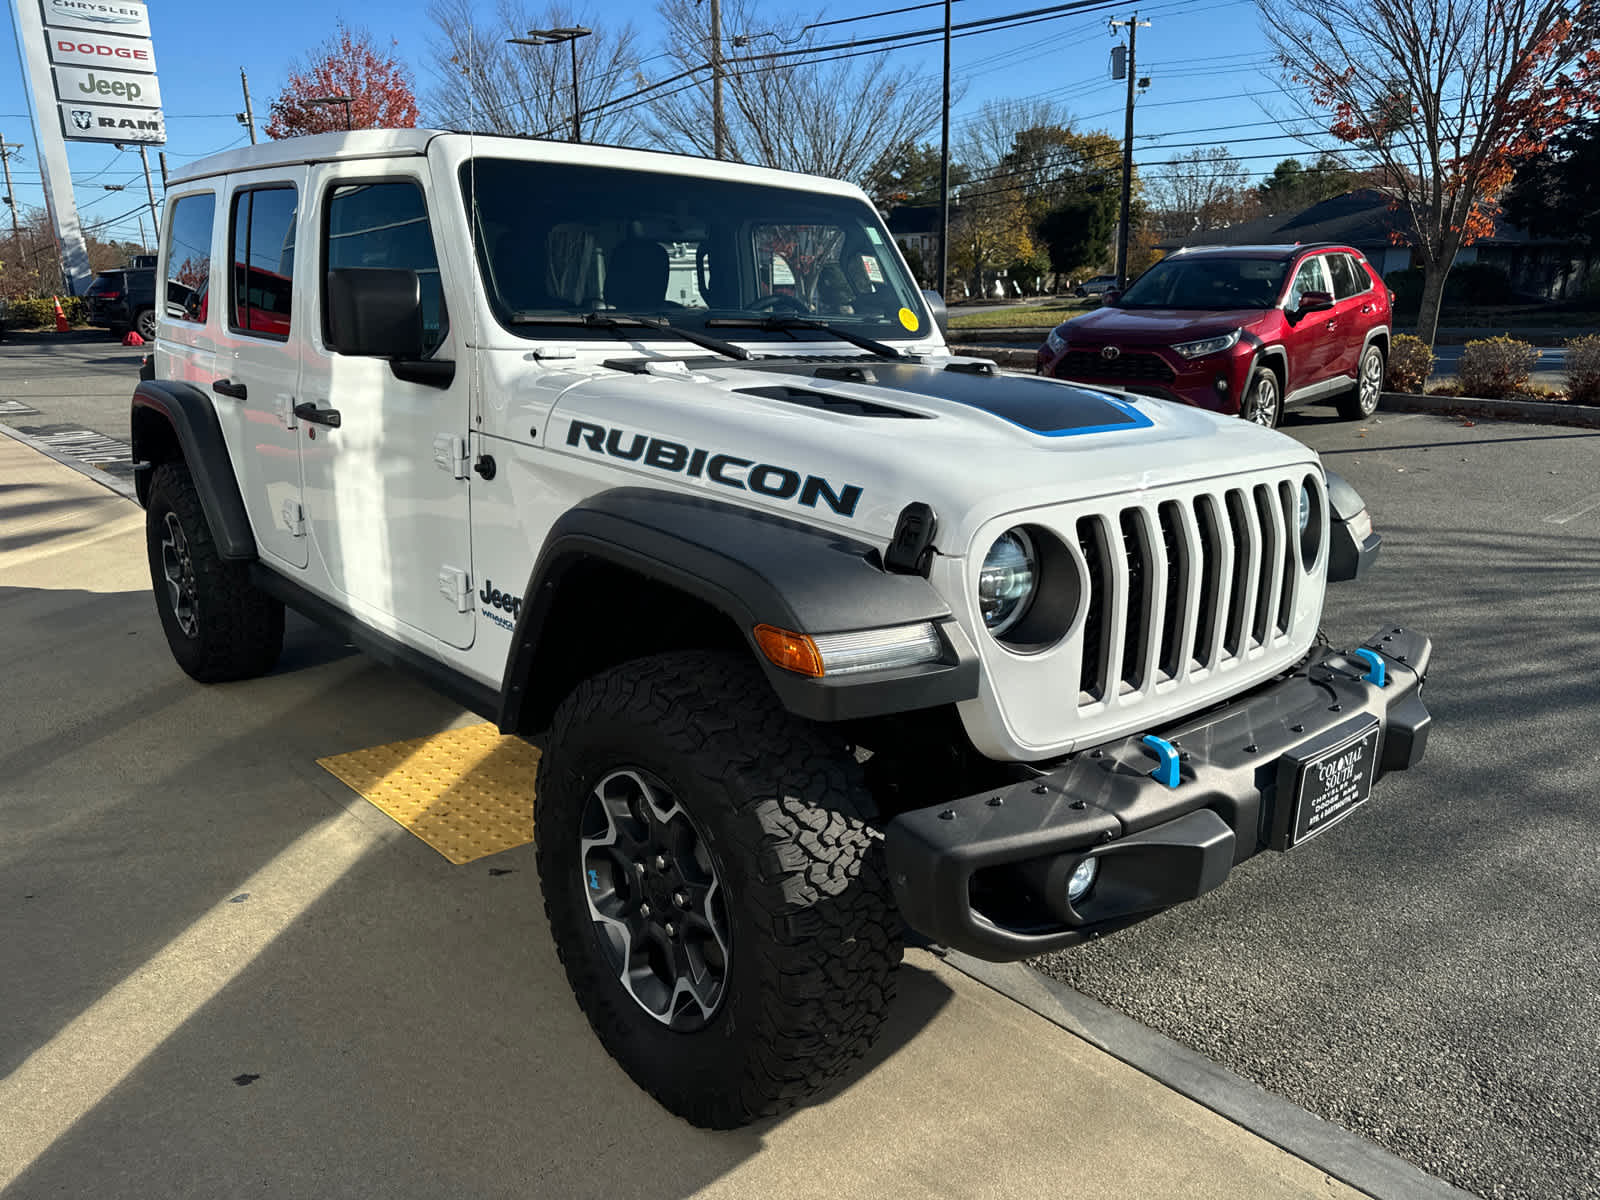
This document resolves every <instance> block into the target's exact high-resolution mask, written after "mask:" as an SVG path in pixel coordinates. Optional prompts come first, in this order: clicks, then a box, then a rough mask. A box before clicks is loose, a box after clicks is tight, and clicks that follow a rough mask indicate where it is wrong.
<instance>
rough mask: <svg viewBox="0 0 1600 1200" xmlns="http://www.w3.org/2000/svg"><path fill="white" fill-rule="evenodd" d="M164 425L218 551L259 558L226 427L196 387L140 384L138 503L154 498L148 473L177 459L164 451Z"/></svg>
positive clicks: (135, 421) (236, 558) (238, 558)
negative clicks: (161, 425)
mask: <svg viewBox="0 0 1600 1200" xmlns="http://www.w3.org/2000/svg"><path fill="white" fill-rule="evenodd" d="M153 421H160V422H164V423H165V426H166V429H167V430H169V431H170V433H171V437H172V440H173V441H175V442H176V443H177V449H178V452H179V454H180V455H181V456H182V458H183V463H184V465H185V466H186V467H188V468H189V476H190V478H192V479H193V480H194V488H195V491H196V492H197V493H198V494H199V496H200V507H201V509H202V510H203V511H204V512H205V515H206V524H207V525H208V526H210V528H211V538H212V541H213V542H215V543H216V547H217V553H218V554H219V555H221V557H222V558H224V559H226V560H228V561H230V562H248V561H250V560H252V559H254V558H255V557H256V539H255V534H254V533H252V532H251V529H250V517H249V514H248V513H247V512H246V511H245V507H244V497H243V496H241V495H240V493H239V481H238V479H236V478H235V477H234V473H233V459H232V458H231V457H230V456H229V454H228V443H227V441H226V440H225V439H224V438H223V436H222V425H221V423H220V422H219V421H218V420H217V414H216V410H215V409H213V408H212V407H211V400H210V398H209V397H208V396H207V395H206V394H205V393H204V392H202V391H201V390H200V389H199V388H197V387H195V386H194V385H193V384H192V383H183V382H180V381H175V380H166V379H148V380H141V381H140V383H139V386H138V387H137V388H135V389H134V393H133V410H132V414H131V422H132V426H133V430H132V433H133V461H134V463H135V464H136V465H135V468H134V469H135V471H136V476H135V484H136V488H137V491H138V495H139V503H140V504H146V503H148V500H149V495H150V474H151V472H152V471H153V469H154V468H155V466H156V465H157V464H158V463H160V462H163V461H166V460H167V459H170V458H171V457H173V456H172V455H171V454H170V453H164V452H163V451H164V448H165V446H166V443H165V439H164V438H163V437H162V435H161V434H160V433H159V432H158V431H159V429H160V426H154V427H153V426H152V425H151V422H153Z"/></svg>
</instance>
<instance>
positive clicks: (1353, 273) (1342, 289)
mask: <svg viewBox="0 0 1600 1200" xmlns="http://www.w3.org/2000/svg"><path fill="white" fill-rule="evenodd" d="M1328 270H1329V272H1330V273H1331V274H1332V275H1333V295H1334V298H1335V299H1337V300H1348V299H1350V297H1351V296H1359V295H1360V294H1361V293H1362V292H1365V291H1367V290H1369V289H1370V288H1371V286H1372V284H1371V281H1370V280H1368V279H1367V273H1366V272H1365V271H1363V270H1362V269H1361V267H1360V265H1359V264H1358V263H1356V262H1354V261H1352V260H1351V258H1350V256H1349V255H1348V254H1330V255H1328Z"/></svg>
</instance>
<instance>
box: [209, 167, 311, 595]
mask: <svg viewBox="0 0 1600 1200" xmlns="http://www.w3.org/2000/svg"><path fill="white" fill-rule="evenodd" d="M228 184H229V194H228V204H227V209H226V211H225V213H223V214H221V215H222V216H223V219H224V220H225V222H226V227H225V232H224V235H223V236H224V239H225V240H224V244H225V245H226V247H227V250H228V257H227V258H226V259H225V260H224V261H225V263H226V264H227V265H226V267H224V269H223V270H221V271H217V272H214V273H213V275H212V277H211V279H210V280H209V293H210V295H209V297H208V300H207V302H208V304H209V306H210V307H217V306H219V305H220V306H221V308H222V309H223V311H222V312H221V313H220V314H219V317H220V320H219V322H218V325H219V327H220V330H219V334H218V339H217V357H216V369H217V377H216V378H215V379H214V380H211V381H210V389H211V393H212V405H213V407H215V409H216V410H217V417H218V419H219V420H220V421H221V423H222V432H223V436H224V437H225V438H226V439H227V441H228V448H229V450H230V451H231V452H232V454H233V461H234V464H235V466H236V469H237V471H238V477H239V490H240V491H241V492H242V493H243V494H244V503H245V507H246V508H247V509H248V510H249V512H250V525H251V528H252V529H254V530H255V535H256V549H257V551H258V552H259V553H260V554H261V557H262V558H263V559H265V560H267V561H269V562H270V561H273V560H276V561H277V562H278V563H279V564H280V565H288V566H292V567H304V566H305V565H306V561H307V549H306V527H305V520H304V512H303V509H302V505H301V495H300V445H299V441H298V435H297V432H296V430H295V429H294V416H293V412H294V404H295V395H296V389H297V387H298V385H299V381H300V355H299V352H298V350H297V348H296V343H297V342H299V341H300V340H301V338H300V336H299V329H298V327H296V326H295V324H294V320H293V311H294V297H295V293H296V291H297V290H303V289H304V280H299V281H297V280H296V278H295V242H296V225H297V223H298V220H299V214H300V208H301V204H302V202H303V200H304V193H305V184H306V169H305V168H304V167H287V168H283V169H279V170H272V171H255V172H251V173H250V174H248V175H237V176H232V177H230V178H229V180H228ZM297 282H298V283H299V288H297V287H296V284H297Z"/></svg>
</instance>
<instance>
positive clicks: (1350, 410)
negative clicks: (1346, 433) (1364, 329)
mask: <svg viewBox="0 0 1600 1200" xmlns="http://www.w3.org/2000/svg"><path fill="white" fill-rule="evenodd" d="M1384 369H1385V364H1384V358H1383V351H1382V350H1380V349H1379V348H1378V347H1377V346H1368V347H1367V348H1366V349H1365V350H1363V351H1362V352H1361V365H1360V366H1359V367H1358V368H1357V369H1356V386H1355V387H1354V388H1353V389H1352V390H1351V391H1350V393H1349V394H1348V395H1346V396H1343V397H1341V398H1340V400H1339V415H1340V416H1341V417H1343V418H1344V419H1345V420H1346V421H1365V420H1366V419H1367V418H1368V417H1370V416H1371V415H1372V414H1373V413H1375V412H1377V411H1378V398H1379V397H1380V396H1382V395H1383V373H1384Z"/></svg>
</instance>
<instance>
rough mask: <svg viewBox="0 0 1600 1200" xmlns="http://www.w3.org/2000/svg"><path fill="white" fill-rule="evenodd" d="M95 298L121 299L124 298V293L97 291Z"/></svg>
mask: <svg viewBox="0 0 1600 1200" xmlns="http://www.w3.org/2000/svg"><path fill="white" fill-rule="evenodd" d="M94 298H95V299H96V300H121V299H122V293H121V292H96V293H95V294H94Z"/></svg>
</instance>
